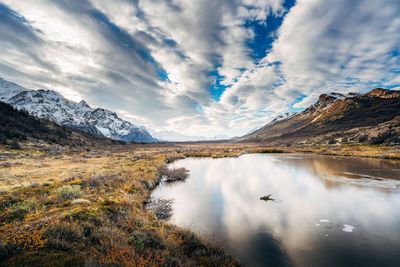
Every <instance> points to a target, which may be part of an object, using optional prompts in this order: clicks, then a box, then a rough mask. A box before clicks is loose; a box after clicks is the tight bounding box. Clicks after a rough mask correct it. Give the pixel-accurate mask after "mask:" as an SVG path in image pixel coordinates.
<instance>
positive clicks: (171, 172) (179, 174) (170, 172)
mask: <svg viewBox="0 0 400 267" xmlns="http://www.w3.org/2000/svg"><path fill="white" fill-rule="evenodd" d="M160 175H161V177H162V178H164V179H165V181H167V182H176V181H184V180H186V178H187V177H188V176H189V171H188V170H187V169H185V168H168V167H167V166H162V167H161V168H160Z"/></svg>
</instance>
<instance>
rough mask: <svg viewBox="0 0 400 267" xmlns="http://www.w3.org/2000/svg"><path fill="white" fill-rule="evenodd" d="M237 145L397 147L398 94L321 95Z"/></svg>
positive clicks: (399, 133) (399, 131)
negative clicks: (242, 143) (261, 143)
mask: <svg viewBox="0 0 400 267" xmlns="http://www.w3.org/2000/svg"><path fill="white" fill-rule="evenodd" d="M237 141H242V142H243V141H251V142H266V143H270V144H273V145H278V144H283V145H294V144H336V143H372V144H380V143H386V144H397V143H400V91H394V90H386V89H382V88H377V89H374V90H372V91H370V92H369V93H366V94H354V93H351V94H349V95H342V94H337V93H332V94H329V95H327V94H323V95H321V96H320V97H319V100H318V101H317V102H316V103H315V104H314V105H312V106H310V107H309V108H307V109H306V110H304V111H302V112H300V113H297V114H295V115H292V116H289V117H288V118H285V119H283V120H278V121H273V122H271V123H269V124H267V125H265V126H264V127H262V128H260V129H258V130H256V131H254V132H252V133H250V134H247V135H245V136H243V137H241V138H239V139H238V140H237Z"/></svg>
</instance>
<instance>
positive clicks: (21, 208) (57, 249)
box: [0, 144, 400, 266]
mask: <svg viewBox="0 0 400 267" xmlns="http://www.w3.org/2000/svg"><path fill="white" fill-rule="evenodd" d="M107 148H108V150H104V149H98V150H96V149H91V150H89V151H79V152H72V153H63V152H60V153H59V154H56V155H51V154H46V153H45V152H44V153H41V152H38V151H34V150H21V151H11V150H10V149H7V148H4V147H3V148H0V149H1V151H2V152H6V153H2V154H7V153H9V154H11V155H12V156H10V157H8V158H6V159H4V158H3V159H2V161H1V162H0V163H2V164H4V167H2V170H3V174H2V175H0V178H2V179H1V180H0V181H1V182H0V186H1V187H0V188H2V190H1V191H2V193H1V194H0V218H2V221H6V223H3V224H2V225H0V240H1V241H2V242H1V243H2V245H1V244H0V255H1V257H0V266H2V265H3V264H6V265H10V266H15V265H18V264H22V263H25V264H26V265H29V264H30V265H32V264H42V265H46V264H47V265H49V264H50V265H53V266H62V265H61V263H62V262H61V261H59V260H57V259H56V258H54V256H55V255H57V258H58V259H59V257H61V258H62V259H63V263H65V262H68V263H74V265H77V266H83V265H85V264H87V261H88V260H90V261H91V262H94V263H96V262H97V263H109V264H111V263H118V264H121V265H122V266H130V265H132V266H134V265H140V264H142V263H145V262H146V265H149V266H155V265H158V264H162V263H166V262H169V263H172V262H175V263H177V264H178V265H189V266H190V265H198V264H200V265H201V264H203V265H207V264H208V265H209V264H218V265H221V266H237V265H239V263H238V262H237V261H236V260H235V259H234V258H232V257H231V256H229V255H227V254H226V252H225V251H223V250H222V248H220V247H215V245H216V244H212V243H210V241H206V240H203V239H202V238H200V237H198V236H197V235H195V234H193V233H192V232H191V231H190V230H188V229H182V228H180V227H177V226H175V225H172V224H170V223H168V222H163V221H160V220H159V219H157V218H155V216H154V215H153V214H150V212H148V211H147V210H146V209H145V204H146V201H148V200H149V199H150V197H151V193H152V191H153V190H154V189H155V188H156V187H157V185H158V184H159V182H160V180H161V177H160V175H159V168H161V167H162V166H165V165H168V164H169V163H172V162H173V161H175V160H178V159H184V158H189V157H211V158H223V157H239V156H241V155H243V154H252V153H290V154H293V153H304V154H319V155H328V154H327V153H328V152H330V153H329V155H333V156H356V157H357V156H358V157H360V156H361V157H373V158H382V156H386V157H388V158H389V159H395V160H399V159H400V147H390V148H388V147H379V146H374V147H371V146H368V147H365V146H352V147H349V146H347V147H340V148H337V147H336V148H335V149H332V148H331V147H328V148H329V149H331V151H328V150H327V149H328V148H327V147H313V148H310V147H301V148H299V147H289V148H287V147H278V148H277V147H266V146H259V145H257V144H246V145H245V144H211V145H209V144H207V145H205V144H194V145H193V144H190V145H182V144H179V145H168V146H167V145H160V146H158V145H125V146H118V147H107ZM344 152H347V153H344ZM149 183H151V186H149ZM7 188H8V190H7ZM60 188H61V189H63V190H67V189H68V190H72V188H74V189H76V190H77V192H78V193H77V195H79V196H78V197H74V198H71V199H70V198H67V199H60V198H59V197H60V196H59V195H58V194H60V193H59V191H60V190H61V189H60ZM45 222H46V223H45ZM49 222H50V224H49ZM83 225H84V226H83ZM115 225H117V226H115ZM85 227H86V228H87V229H90V230H87V229H86V230H85V229H84V228H85ZM99 229H102V231H103V232H101V231H100V232H99ZM85 231H91V232H92V234H91V236H90V235H89V236H87V233H86V235H85ZM104 231H105V232H108V234H105V232H104ZM65 232H68V233H69V235H75V239H73V240H70V239H69V238H68V236H64V235H63V233H65ZM10 233H17V234H14V235H10ZM110 236H111V237H110ZM64 239H65V240H64ZM61 241H62V242H61ZM100 241H101V242H100ZM99 242H100V244H109V245H99ZM110 244H111V245H110ZM113 246H116V247H113ZM93 251H94V252H95V253H93ZM121 251H124V253H125V254H123V255H119V253H121ZM116 254H118V255H119V256H118V257H116V256H115V255H116ZM149 257H150V258H152V260H150V261H148V260H147V259H148V258H149ZM132 259H133V260H132ZM64 260H65V261H64Z"/></svg>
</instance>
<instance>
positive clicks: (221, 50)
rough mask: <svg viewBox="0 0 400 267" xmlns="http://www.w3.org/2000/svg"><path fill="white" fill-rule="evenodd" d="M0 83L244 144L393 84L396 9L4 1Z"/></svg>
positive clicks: (375, 1) (171, 0)
mask: <svg viewBox="0 0 400 267" xmlns="http://www.w3.org/2000/svg"><path fill="white" fill-rule="evenodd" d="M0 47H1V49H0V77H3V78H4V79H6V80H9V81H12V82H16V83H18V84H20V85H22V86H25V87H27V88H31V89H39V88H47V89H53V90H56V91H58V92H60V93H61V94H63V95H64V96H65V97H67V98H69V99H72V100H75V101H79V100H82V99H84V100H86V101H87V102H88V103H89V104H90V105H92V106H94V107H103V108H107V109H110V110H113V111H115V112H117V113H118V114H119V115H120V116H121V117H123V118H124V119H127V120H129V121H131V122H133V123H137V124H141V125H144V126H146V127H148V128H150V129H153V130H156V131H163V130H168V131H176V132H179V133H182V134H186V135H196V136H199V135H201V136H215V135H228V136H230V137H232V136H240V135H243V134H245V133H247V132H249V131H250V130H252V129H254V128H256V127H260V126H262V125H264V124H266V123H268V122H269V121H270V120H271V119H273V118H274V117H275V116H277V115H279V114H281V113H284V112H293V111H300V110H302V109H304V108H306V107H308V106H309V105H310V104H312V103H313V102H315V101H316V100H317V98H318V96H319V95H320V94H322V93H330V92H341V93H346V92H366V91H368V90H371V89H373V88H375V87H384V88H388V89H393V88H398V87H400V1H398V0H335V1H331V0H325V1H324V0H298V1H294V0H113V1H106V0H79V1H78V0H68V1H67V0H64V1H62V0H59V1H57V0H54V1H50V0H48V1H46V0H29V1H21V0H0Z"/></svg>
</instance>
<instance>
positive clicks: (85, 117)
mask: <svg viewBox="0 0 400 267" xmlns="http://www.w3.org/2000/svg"><path fill="white" fill-rule="evenodd" d="M0 101H3V102H5V103H8V104H10V105H12V106H13V107H14V108H16V109H18V110H24V111H27V112H28V113H29V114H31V115H33V116H35V117H38V118H41V119H47V120H49V121H52V122H55V123H57V124H59V125H63V126H66V127H69V128H72V129H76V130H79V131H83V132H86V133H89V134H92V135H95V136H104V137H108V138H111V139H115V140H121V141H126V142H156V141H157V140H156V139H155V138H153V137H152V136H151V134H150V133H149V132H148V131H147V129H146V128H145V127H143V126H137V125H134V124H133V123H131V122H128V121H125V120H122V119H121V118H119V117H118V115H117V114H116V113H115V112H112V111H109V110H106V109H103V108H92V107H90V106H89V105H88V104H87V103H86V101H84V100H82V101H80V102H79V103H77V102H74V101H71V100H69V99H67V98H65V97H64V96H62V95H61V94H60V93H58V92H56V91H54V90H46V89H39V90H30V89H26V88H24V87H22V86H20V85H18V84H15V83H12V82H8V81H6V80H4V79H1V78H0Z"/></svg>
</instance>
